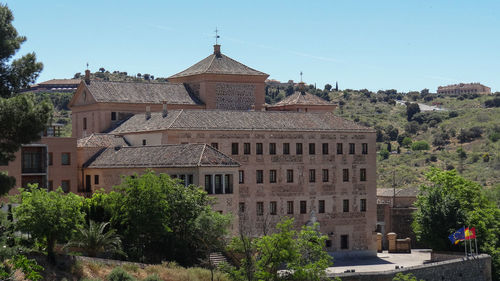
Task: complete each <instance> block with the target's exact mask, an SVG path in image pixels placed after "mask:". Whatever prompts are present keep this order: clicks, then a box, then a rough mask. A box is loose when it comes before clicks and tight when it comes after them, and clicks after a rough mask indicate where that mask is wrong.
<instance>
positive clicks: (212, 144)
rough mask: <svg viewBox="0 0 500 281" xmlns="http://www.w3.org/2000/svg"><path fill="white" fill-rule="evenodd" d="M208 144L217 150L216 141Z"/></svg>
mask: <svg viewBox="0 0 500 281" xmlns="http://www.w3.org/2000/svg"><path fill="white" fill-rule="evenodd" d="M210 146H212V147H213V148H215V149H217V150H218V149H219V144H218V143H216V142H213V143H211V144H210Z"/></svg>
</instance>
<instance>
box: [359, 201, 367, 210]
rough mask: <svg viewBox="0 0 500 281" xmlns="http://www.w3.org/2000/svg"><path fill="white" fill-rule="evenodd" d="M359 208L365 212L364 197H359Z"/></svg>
mask: <svg viewBox="0 0 500 281" xmlns="http://www.w3.org/2000/svg"><path fill="white" fill-rule="evenodd" d="M359 210H360V211H361V212H366V199H361V200H360V202H359Z"/></svg>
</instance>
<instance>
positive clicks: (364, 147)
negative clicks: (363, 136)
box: [361, 143, 368, 154]
mask: <svg viewBox="0 0 500 281" xmlns="http://www.w3.org/2000/svg"><path fill="white" fill-rule="evenodd" d="M361 153H363V154H368V144H367V143H363V144H361Z"/></svg>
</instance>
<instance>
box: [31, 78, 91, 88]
mask: <svg viewBox="0 0 500 281" xmlns="http://www.w3.org/2000/svg"><path fill="white" fill-rule="evenodd" d="M80 81H82V80H81V79H52V80H48V81H44V82H40V83H38V85H77V86H78V84H80Z"/></svg>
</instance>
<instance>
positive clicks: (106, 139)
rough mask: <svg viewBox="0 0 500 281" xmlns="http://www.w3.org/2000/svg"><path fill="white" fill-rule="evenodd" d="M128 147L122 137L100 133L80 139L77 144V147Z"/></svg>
mask: <svg viewBox="0 0 500 281" xmlns="http://www.w3.org/2000/svg"><path fill="white" fill-rule="evenodd" d="M128 145H129V144H128V143H127V141H125V139H124V138H123V137H122V136H118V135H113V134H100V133H94V134H91V135H90V136H88V137H85V138H81V139H79V140H78V142H77V147H115V146H128Z"/></svg>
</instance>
